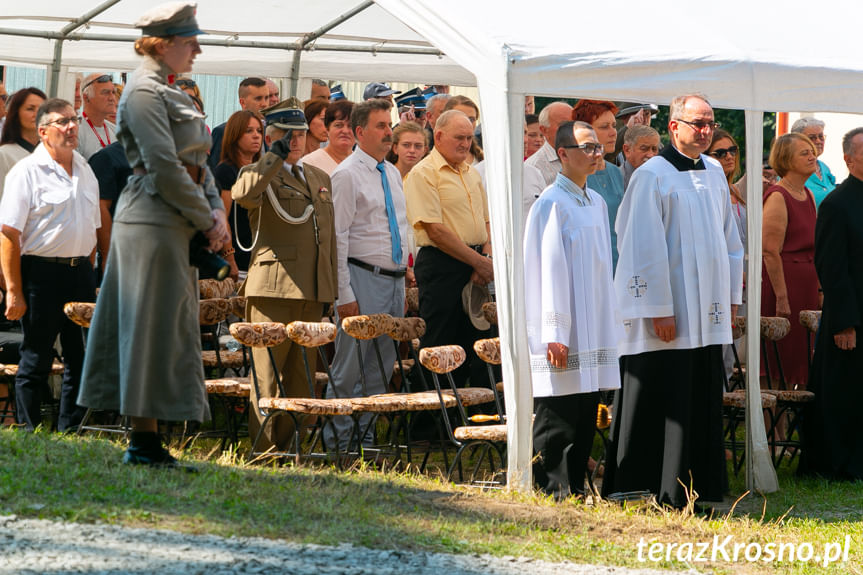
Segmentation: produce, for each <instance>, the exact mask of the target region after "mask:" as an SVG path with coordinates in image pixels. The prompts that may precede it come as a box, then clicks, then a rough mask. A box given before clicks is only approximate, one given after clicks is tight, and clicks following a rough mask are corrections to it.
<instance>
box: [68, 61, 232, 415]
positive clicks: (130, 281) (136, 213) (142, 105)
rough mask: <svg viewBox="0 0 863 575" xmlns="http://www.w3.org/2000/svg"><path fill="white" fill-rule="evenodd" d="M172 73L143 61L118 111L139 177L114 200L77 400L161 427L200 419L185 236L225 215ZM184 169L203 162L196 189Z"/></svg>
mask: <svg viewBox="0 0 863 575" xmlns="http://www.w3.org/2000/svg"><path fill="white" fill-rule="evenodd" d="M169 75H170V70H168V69H167V68H166V67H165V66H163V65H162V64H160V63H159V62H157V61H156V60H154V59H152V58H149V57H145V58H144V62H143V63H142V64H141V66H140V67H139V68H138V69H137V70H136V71H135V72H134V74H133V75H132V76H131V77H130V79H129V82H128V84H127V85H126V89H125V90H124V92H123V97H122V99H121V100H120V105H119V109H118V113H117V118H118V130H117V139H118V140H119V141H120V142H121V143H122V144H123V147H124V148H125V150H126V157H127V158H128V160H129V164H130V165H131V166H132V167H133V168H137V169H138V171H139V172H140V171H141V168H143V169H144V170H146V173H138V174H136V175H133V176H132V177H130V178H129V182H128V184H127V185H126V187H125V188H124V189H123V192H122V193H121V194H120V198H119V200H118V201H117V208H116V211H115V217H114V225H113V228H112V231H111V247H110V251H109V255H108V265H107V268H106V271H105V277H104V279H103V281H102V289H101V291H100V293H99V297H98V301H97V304H96V312H95V314H94V317H93V321H92V325H91V331H90V334H89V337H88V342H87V351H86V355H85V360H84V376H83V380H82V383H81V393H80V395H79V400H78V401H79V404H81V405H84V406H87V407H93V408H102V409H113V410H119V411H120V413H122V414H124V415H132V416H137V417H156V418H159V419H164V420H169V421H183V420H198V421H200V420H202V419H204V418H205V417H206V416H207V415H208V408H207V396H206V389H205V387H204V371H203V365H202V360H201V337H200V329H199V325H198V313H199V312H198V285H197V270H196V269H195V268H193V267H191V266H190V264H189V240H190V239H191V238H192V236H193V235H194V234H195V232H196V231H198V230H201V231H205V230H207V229H209V228H210V227H211V226H212V225H213V216H212V210H214V209H224V207H223V204H222V201H221V198H220V197H219V192H218V190H217V189H216V186H215V185H214V180H213V177H212V174H211V173H210V171H209V169H208V168H207V167H206V159H207V152H208V150H209V148H210V136H209V134H208V133H207V128H206V125H205V123H204V116H203V115H202V114H200V113H199V112H198V111H197V109H196V108H195V106H194V104H193V102H192V100H191V98H190V97H189V96H188V95H187V94H185V93H183V92H181V91H180V90H178V89H177V88H175V87H173V86H172V85H171V84H170V83H169V82H168V78H169ZM183 164H187V165H192V166H203V168H202V169H203V170H204V178H203V181H202V183H201V184H197V183H195V182H194V181H193V180H192V178H191V176H190V175H189V173H188V172H187V170H186V168H185V167H184V165H183Z"/></svg>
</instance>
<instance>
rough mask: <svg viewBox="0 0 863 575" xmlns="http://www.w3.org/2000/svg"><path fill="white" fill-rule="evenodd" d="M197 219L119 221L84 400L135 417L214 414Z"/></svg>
mask: <svg viewBox="0 0 863 575" xmlns="http://www.w3.org/2000/svg"><path fill="white" fill-rule="evenodd" d="M194 233H195V230H194V229H193V228H192V227H191V226H188V227H186V226H183V227H177V226H162V225H153V224H142V223H123V222H116V223H115V224H114V226H113V228H112V230H111V249H110V255H109V257H108V266H107V269H106V270H105V277H104V279H103V280H102V287H101V291H100V292H99V297H98V299H97V301H96V311H95V314H94V316H93V321H92V324H91V328H90V333H89V336H88V339H87V350H86V354H85V358H84V374H83V377H82V380H81V391H80V394H79V396H78V403H79V404H80V405H83V406H85V407H91V408H94V409H108V410H113V411H119V412H120V413H121V414H123V415H129V416H133V417H153V418H157V419H162V420H167V421H185V420H193V421H203V420H205V419H207V418H208V417H209V407H208V404H207V392H206V388H205V386H204V369H203V365H202V362H201V335H200V328H199V323H198V315H199V312H198V282H197V277H198V275H197V270H196V269H195V268H194V267H191V266H190V265H189V240H190V239H191V237H192V235H194Z"/></svg>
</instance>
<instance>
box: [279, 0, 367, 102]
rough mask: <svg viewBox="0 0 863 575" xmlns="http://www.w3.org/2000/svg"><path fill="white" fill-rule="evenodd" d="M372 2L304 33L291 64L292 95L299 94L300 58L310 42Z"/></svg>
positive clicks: (365, 2)
mask: <svg viewBox="0 0 863 575" xmlns="http://www.w3.org/2000/svg"><path fill="white" fill-rule="evenodd" d="M372 4H374V1H373V0H363V2H362V3H361V4H359V5H357V6H356V7H354V8H352V9H351V10H348V11H347V12H345V13H344V14H342V15H341V16H339V17H338V18H336V19H335V20H332V21H330V22H327V23H326V24H324V25H323V26H321V27H320V28H318V29H317V30H313V31H312V32H309V33H308V34H304V35H303V37H302V38H300V39H299V41H298V42H297V45H296V48H294V60H293V63H292V64H291V96H296V95H297V86H298V84H299V82H300V59H301V58H302V55H303V50H305V49H306V47H307V46H308V45H309V44H311V43H312V42H314V41H315V40H317V39H318V38H320V37H321V36H323V35H324V34H326V33H327V32H329V31H330V30H332V29H333V28H335V27H336V26H338V25H339V24H341V23H343V22H346V21H348V20H350V19H351V18H353V17H354V16H356V15H357V14H359V13H360V12H362V11H363V10H365V9H366V8H368V7H369V6H371V5H372Z"/></svg>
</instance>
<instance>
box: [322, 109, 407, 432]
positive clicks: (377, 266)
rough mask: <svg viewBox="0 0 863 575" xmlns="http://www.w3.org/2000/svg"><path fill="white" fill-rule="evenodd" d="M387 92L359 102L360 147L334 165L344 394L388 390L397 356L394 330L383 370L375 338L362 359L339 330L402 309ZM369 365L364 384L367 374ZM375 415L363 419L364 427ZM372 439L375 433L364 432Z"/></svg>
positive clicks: (336, 371) (336, 377)
mask: <svg viewBox="0 0 863 575" xmlns="http://www.w3.org/2000/svg"><path fill="white" fill-rule="evenodd" d="M391 108H392V104H391V103H390V102H389V101H388V100H385V99H380V98H373V99H371V100H366V101H365V102H360V103H358V104H356V105H355V106H354V108H353V111H352V112H351V127H352V128H353V131H354V135H355V136H356V139H357V148H356V150H354V152H353V153H352V154H351V155H350V156H348V158H347V159H346V160H345V161H343V162H342V163H341V164H339V166H338V167H337V168H336V169H335V171H333V173H332V175H331V176H330V177H331V179H332V182H333V204H334V207H335V220H336V242H337V246H338V247H337V254H338V256H337V257H338V278H339V296H338V300H337V301H336V312H337V313H338V325H339V330H338V334H337V335H336V353H335V357H334V358H333V370H332V376H333V382H332V383H333V388H334V389H335V392H336V394H337V395H338V396H339V397H359V396H363V395H374V394H377V393H386V391H387V388H386V382H388V381H389V379H390V377H391V376H392V370H393V364H394V363H395V361H396V354H395V348H394V347H393V345H392V342H391V341H390V340H389V338H388V337H386V336H384V337H381V338H380V340H379V342H378V346H379V348H380V352H381V359H382V360H383V366H384V371H385V380H384V379H382V378H381V377H380V372H379V370H378V366H377V356H376V354H375V350H374V346H373V345H372V342H371V341H363V342H361V344H360V347H361V354H362V358H363V359H362V365H360V360H359V358H358V357H357V352H356V349H355V346H356V344H355V343H354V339H353V338H351V337H350V336H348V335H346V334H345V333H344V332H343V331H342V329H341V320H343V319H344V318H346V317H350V316H354V315H358V314H361V313H362V314H373V313H388V314H390V315H392V316H395V317H402V316H404V301H405V279H404V278H405V271H406V269H407V260H408V258H407V254H408V250H407V238H408V226H407V211H406V208H405V196H404V192H402V178H401V174H400V173H399V171H398V168H396V167H395V166H394V165H392V164H391V163H389V162H387V161H386V160H385V158H386V155H387V152H389V150H390V148H391V147H392V135H393V132H392V129H391V127H390V121H391V116H390V109H391ZM363 372H365V375H366V377H365V379H366V381H365V387H364V386H363V385H362V380H361V374H362V373H363ZM369 421H370V418H369V417H366V418H365V419H360V424H361V429H362V430H363V431H365V428H366V427H367V426H368V422H369ZM335 424H336V429H337V432H338V434H339V443H340V447H341V448H346V447H347V446H348V442H349V440H350V438H351V437H350V436H351V429H352V426H351V420H350V418H348V417H343V418H338V419H337V420H336V422H335ZM362 439H363V443H364V444H365V445H366V446H369V445H370V444H371V439H372V438H371V433H369V434H367V435H366V436H364V437H363V438H362Z"/></svg>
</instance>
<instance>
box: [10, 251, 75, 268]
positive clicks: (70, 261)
mask: <svg viewBox="0 0 863 575" xmlns="http://www.w3.org/2000/svg"><path fill="white" fill-rule="evenodd" d="M22 257H25V258H30V259H32V260H35V261H37V262H44V263H46V264H60V265H63V266H69V267H70V268H77V267H78V266H80V265H81V264H83V263H84V262H85V261H86V260H89V259H90V258H89V257H87V256H75V257H73V258H59V257H47V256H31V255H26V254H25V255H24V256H22Z"/></svg>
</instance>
